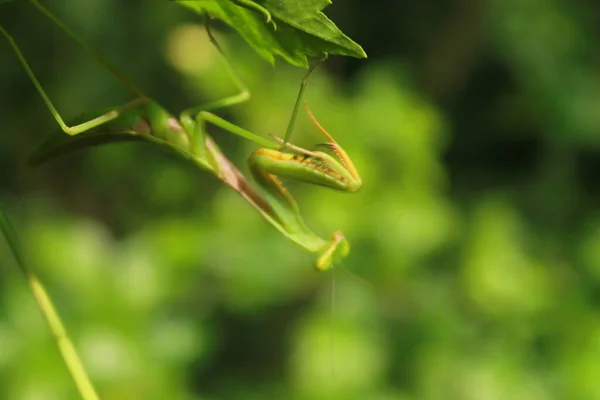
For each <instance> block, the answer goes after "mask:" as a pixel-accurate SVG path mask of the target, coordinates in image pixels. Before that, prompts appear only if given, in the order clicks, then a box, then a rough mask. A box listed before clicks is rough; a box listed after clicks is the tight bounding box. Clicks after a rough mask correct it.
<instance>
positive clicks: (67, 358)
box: [0, 209, 100, 400]
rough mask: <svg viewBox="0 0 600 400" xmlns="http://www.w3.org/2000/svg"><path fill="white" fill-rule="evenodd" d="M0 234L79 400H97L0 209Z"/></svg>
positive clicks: (71, 344)
mask: <svg viewBox="0 0 600 400" xmlns="http://www.w3.org/2000/svg"><path fill="white" fill-rule="evenodd" d="M0 230H1V231H2V233H4V236H5V237H6V241H7V243H8V246H9V247H10V249H11V251H12V253H13V255H14V257H15V259H16V261H17V264H18V265H19V268H20V269H21V272H22V273H23V275H24V276H25V279H26V280H27V283H28V284H29V286H30V287H31V290H32V291H33V295H34V297H35V299H36V301H37V303H38V304H39V306H40V310H41V311H42V314H43V315H44V318H45V319H46V322H47V323H48V326H49V327H50V331H51V332H52V334H53V335H54V338H55V339H56V344H57V346H58V349H59V351H60V354H61V356H62V358H63V361H64V362H65V364H66V366H67V369H68V370H69V373H70V374H71V378H72V379H73V382H75V385H76V386H77V389H78V391H79V394H80V395H81V398H82V399H84V400H99V399H100V398H99V397H98V394H97V393H96V390H95V389H94V386H93V385H92V383H91V381H90V379H89V377H88V375H87V373H86V371H85V368H84V367H83V364H82V363H81V360H80V359H79V355H78V354H77V351H76V350H75V347H74V346H73V343H72V342H71V340H70V339H69V336H68V335H67V331H66V329H65V327H64V325H63V323H62V321H61V319H60V317H59V316H58V313H57V312H56V310H55V308H54V305H53V304H52V300H50V297H49V296H48V293H47V292H46V289H44V286H43V285H42V283H41V282H40V281H39V279H38V278H37V276H35V274H34V273H33V272H32V271H31V270H30V269H29V268H28V267H27V264H26V262H25V258H24V257H23V252H22V251H21V245H20V243H19V239H18V238H17V234H16V233H15V231H14V229H13V228H12V226H11V224H10V221H9V220H8V218H7V217H6V215H5V214H4V212H3V211H2V209H0Z"/></svg>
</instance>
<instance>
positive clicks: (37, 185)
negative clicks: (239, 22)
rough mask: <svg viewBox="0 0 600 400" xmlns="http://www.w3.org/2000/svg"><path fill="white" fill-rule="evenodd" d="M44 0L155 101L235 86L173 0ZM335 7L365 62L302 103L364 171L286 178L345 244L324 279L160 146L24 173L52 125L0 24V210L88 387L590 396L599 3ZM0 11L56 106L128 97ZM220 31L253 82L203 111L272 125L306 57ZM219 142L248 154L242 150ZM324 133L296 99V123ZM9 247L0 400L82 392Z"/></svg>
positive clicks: (338, 64) (19, 18) (526, 399)
mask: <svg viewBox="0 0 600 400" xmlns="http://www.w3.org/2000/svg"><path fill="white" fill-rule="evenodd" d="M46 3H50V2H46ZM51 3H52V4H48V6H49V7H50V8H51V9H52V10H53V11H55V12H56V13H57V14H58V15H59V16H60V18H61V19H63V21H65V23H67V25H68V26H70V27H71V28H72V29H73V30H74V31H76V32H77V33H79V34H80V35H81V37H82V39H84V40H85V41H87V42H89V43H90V44H92V45H93V46H94V47H95V48H96V49H98V50H100V51H101V52H103V53H104V54H106V55H107V57H108V58H109V59H110V60H112V61H114V62H115V63H116V64H117V65H118V66H119V67H120V68H121V69H123V70H124V71H125V72H126V74H127V75H128V76H130V77H131V78H132V80H133V81H134V82H135V83H136V84H138V85H139V86H141V87H142V88H143V89H144V90H145V91H146V92H147V93H148V94H149V95H151V96H152V97H153V98H155V99H156V100H157V101H158V102H159V103H161V104H163V105H164V106H165V107H167V108H168V109H170V110H173V111H175V112H176V111H179V110H182V109H184V108H186V107H189V106H190V105H194V104H199V103H201V102H204V101H208V100H211V99H216V98H220V97H222V96H224V95H227V94H230V93H232V92H233V90H234V88H233V85H232V83H231V82H230V81H229V79H228V77H227V75H226V74H225V71H224V70H223V67H222V65H221V64H219V62H218V59H217V58H216V54H215V52H214V50H213V49H212V48H211V47H210V45H209V44H208V42H207V40H206V37H205V34H204V32H203V29H202V28H201V27H200V26H199V25H197V24H198V23H199V21H200V18H199V17H198V16H197V15H194V14H192V13H190V12H189V11H188V10H186V9H184V8H182V7H179V6H177V5H175V4H173V3H171V2H168V1H146V2H142V1H126V2H125V1H100V0H93V1H62V0H61V1H58V0H57V1H54V2H51ZM326 11H327V14H328V15H329V16H330V17H331V18H332V19H333V20H334V21H335V22H336V23H337V24H338V25H339V26H340V28H341V29H342V30H343V31H344V32H345V33H347V34H348V35H349V36H350V37H352V38H353V39H355V40H356V41H357V42H358V43H360V44H361V45H362V46H363V47H364V48H365V50H366V52H367V54H368V55H369V59H368V60H354V59H349V58H341V57H333V58H331V59H330V60H329V61H328V62H327V64H326V66H325V67H324V68H320V69H319V70H318V71H317V72H316V73H315V75H314V76H313V78H311V81H310V83H309V87H308V90H307V95H306V98H307V99H308V101H309V103H310V104H311V108H312V109H313V111H314V113H315V114H316V116H317V118H319V120H320V122H321V123H322V124H323V125H324V126H325V127H326V128H327V129H328V130H329V131H330V132H332V133H333V135H334V136H335V137H336V138H337V139H338V140H339V142H340V143H341V144H342V145H343V146H344V147H345V148H346V150H347V151H348V153H349V154H350V155H351V156H352V158H353V160H354V161H355V163H356V166H357V168H358V169H359V171H360V172H361V175H362V178H363V181H364V187H363V189H362V190H361V191H360V192H359V193H358V194H356V195H348V194H343V193H336V192H332V191H327V190H325V189H322V188H318V187H312V186H308V185H301V184H296V183H294V182H290V183H289V186H290V188H291V190H292V191H293V193H294V195H295V197H296V198H297V200H298V202H299V205H300V207H301V210H302V212H303V215H304V216H305V218H306V221H307V222H308V223H309V224H310V225H311V226H312V227H314V228H315V230H317V231H318V232H320V233H322V235H323V236H329V235H330V234H331V233H332V232H333V231H335V230H338V229H339V230H342V231H343V232H344V233H345V235H346V236H347V237H348V239H349V240H350V242H351V245H352V253H351V255H350V257H349V258H348V259H347V261H346V262H345V263H344V265H343V268H338V269H337V270H336V271H335V272H334V273H333V274H319V273H317V272H315V271H314V270H313V269H312V262H313V256H312V255H311V254H308V253H306V252H304V251H303V250H302V249H301V248H299V247H297V246H296V245H294V244H293V243H292V242H290V241H288V240H287V239H285V238H284V237H283V236H281V235H280V234H279V233H278V232H277V231H276V230H275V229H273V227H271V226H270V225H269V224H267V223H266V222H265V221H264V220H263V219H262V218H261V217H260V216H259V215H258V214H257V213H256V212H255V211H254V210H253V209H252V208H251V207H250V206H249V205H248V204H247V203H246V202H245V201H243V200H242V199H241V198H240V197H239V196H238V195H237V194H236V193H234V192H233V191H232V190H230V189H228V188H226V187H225V186H223V185H221V184H219V182H218V181H217V180H216V179H214V178H213V177H212V176H211V175H210V174H208V173H207V172H205V171H202V170H198V169H195V168H194V167H193V166H192V165H191V164H189V163H186V162H184V161H182V160H180V159H178V158H177V157H174V156H173V155H172V154H169V153H166V152H163V151H161V150H159V149H157V148H156V147H153V146H148V145H143V144H139V143H134V144H120V145H111V146H106V147H101V148H96V149H92V150H89V151H84V152H81V153H75V154H73V155H70V156H68V157H64V158H62V159H60V160H58V161H56V162H53V163H51V164H48V165H45V166H42V167H38V168H31V167H29V166H27V165H26V163H25V160H26V157H27V156H28V155H29V154H30V153H31V152H32V151H33V149H34V148H35V146H36V145H37V143H38V142H39V141H40V140H41V139H42V137H43V136H44V135H45V134H46V133H48V132H51V131H53V130H55V129H56V124H55V122H54V120H53V119H52V118H51V115H50V113H49V112H48V111H47V109H46V108H45V106H44V105H43V103H42V101H41V99H40V98H39V96H38V94H37V93H36V92H35V90H34V88H33V86H32V84H31V83H30V81H29V80H28V78H27V76H26V74H25V73H24V71H23V70H22V68H21V66H20V64H19V63H18V61H17V59H16V57H15V55H14V54H13V53H12V51H11V49H10V47H9V46H8V45H7V43H5V42H1V41H0V126H1V127H2V128H1V130H2V134H1V135H0V167H1V171H2V173H1V174H0V204H1V205H2V207H3V208H4V209H5V211H7V212H8V213H9V215H10V216H11V217H12V219H13V223H14V224H15V225H16V228H17V229H18V231H19V233H20V235H21V238H22V241H23V243H24V246H25V249H26V252H27V255H28V256H29V257H30V258H31V260H32V262H33V265H35V268H36V270H37V272H38V273H39V275H40V277H41V278H42V280H43V281H44V282H45V283H46V284H47V286H48V288H49V290H50V293H51V295H52V296H53V298H54V299H55V301H56V304H57V307H58V309H59V311H60V312H61V313H62V315H63V317H64V319H65V322H66V324H67V326H68V328H69V330H70V334H71V336H72V338H73V340H74V342H75V344H76V346H77V347H78V349H79V350H80V353H81V356H82V358H83V360H84V362H85V364H86V365H87V367H88V368H89V372H90V374H91V377H92V380H93V381H94V382H95V383H96V385H97V389H98V390H99V392H100V394H101V396H102V397H103V398H104V399H174V400H179V399H186V400H187V399H210V400H212V399H232V400H233V399H248V400H251V399H316V400H319V399H323V400H325V399H334V400H335V399H361V400H391V399H401V400H500V399H514V400H521V399H522V400H546V399H569V400H577V399H582V400H592V399H600V309H599V306H600V284H599V282H600V201H599V200H600V182H599V180H598V179H599V178H598V176H599V174H600V50H599V49H600V47H599V46H598V45H599V43H600V41H599V40H598V39H599V34H600V32H599V29H598V27H599V26H600V10H599V8H598V3H597V1H595V0H572V1H559V0H528V1H522V0H490V1H487V2H484V1H477V0H460V1H441V0H437V1H435V0H427V1H421V2H416V1H395V2H371V3H368V2H364V1H360V0H345V1H342V0H338V1H336V2H335V4H333V5H332V6H330V7H328V8H327V10H326ZM0 24H2V25H3V26H5V28H6V29H7V30H8V31H9V32H11V33H12V34H13V35H14V36H15V39H16V40H17V42H18V43H19V44H20V45H21V47H22V49H23V51H24V52H25V55H26V56H27V58H28V60H29V61H30V63H31V65H32V68H33V69H34V70H35V72H36V74H38V76H39V79H40V81H41V82H42V84H43V86H44V87H45V88H46V89H47V91H48V92H49V95H50V97H51V98H52V99H53V101H54V102H55V104H56V105H57V107H58V109H59V110H60V112H61V113H62V115H63V116H64V117H66V118H71V117H74V116H76V115H78V114H80V113H82V112H84V111H89V110H93V109H95V108H102V107H106V106H111V105H117V104H122V103H124V102H125V101H127V100H128V99H130V98H131V96H130V95H129V94H127V92H126V91H125V89H124V88H123V87H122V86H121V85H120V84H119V83H118V82H117V80H116V79H114V77H112V76H111V75H109V74H108V73H106V72H105V71H104V70H102V68H100V67H99V65H97V64H96V63H95V62H94V61H93V60H92V59H91V58H90V57H89V56H87V55H86V54H85V53H84V52H82V51H81V50H80V49H79V48H78V47H77V46H76V45H75V44H74V43H73V42H72V41H71V40H70V39H69V38H68V37H66V36H65V35H64V34H63V33H62V32H60V31H59V30H58V29H57V28H56V27H55V26H53V25H52V24H51V23H49V21H47V20H46V19H44V18H43V17H41V16H40V15H39V14H38V13H37V12H36V11H35V10H33V9H32V7H31V6H29V5H28V4H26V3H20V4H19V3H10V4H4V5H2V7H1V8H0ZM219 33H220V36H219V37H220V39H221V41H222V42H223V44H224V45H225V47H226V49H227V52H228V53H229V54H230V55H231V59H232V60H233V62H234V64H235V65H236V66H237V67H238V68H239V69H240V72H241V74H242V76H243V77H244V79H245V81H246V82H247V84H248V86H249V87H250V89H251V91H252V94H253V97H252V99H251V101H250V102H248V103H247V104H244V105H240V106H236V107H234V108H231V109H228V110H224V111H223V112H222V113H220V114H221V115H222V116H224V117H226V118H227V119H229V120H231V121H233V122H235V123H237V124H239V125H240V126H243V127H246V128H248V129H250V130H251V131H253V132H256V133H259V134H263V135H266V134H267V133H268V132H275V133H279V134H281V133H282V132H283V131H284V129H285V126H286V123H287V120H288V118H289V113H290V112H291V108H292V105H293V102H294V99H295V96H296V91H297V87H298V84H299V82H300V78H301V76H302V74H303V71H302V70H300V69H296V68H291V67H288V66H286V65H284V64H283V62H279V63H278V65H277V67H276V68H275V69H273V68H272V67H271V66H270V65H268V64H267V63H265V62H264V61H263V60H262V59H259V58H258V57H257V56H256V55H255V54H254V53H253V52H252V51H251V50H250V49H249V48H248V47H247V46H246V45H245V43H243V42H242V41H241V39H240V38H239V37H237V36H236V35H235V34H234V33H232V32H231V30H229V29H219ZM211 135H213V136H214V137H215V139H216V140H217V142H218V143H219V144H220V145H222V148H223V150H224V152H225V154H228V155H230V156H231V159H233V160H235V161H236V163H237V164H238V165H240V166H241V167H242V168H243V170H246V169H245V160H246V158H247V157H248V156H249V155H250V154H251V151H252V150H253V149H255V148H256V146H255V145H253V144H252V143H248V142H246V141H244V140H242V139H240V138H237V137H233V136H231V135H228V134H225V133H223V132H219V131H218V130H211ZM319 140H320V138H319V136H318V133H317V132H316V130H315V129H314V128H313V127H312V126H311V125H310V123H309V122H308V120H307V118H306V117H305V116H301V118H299V123H298V126H297V129H296V131H295V134H294V136H293V141H294V142H295V143H297V144H300V145H303V146H309V147H310V146H312V145H313V144H314V143H316V142H317V141H319ZM0 263H1V267H0V398H1V399H10V400H12V399H15V400H51V399H71V398H73V399H74V398H77V393H76V391H75V389H74V386H73V383H72V382H71V381H70V378H69V376H68V374H67V372H66V369H65V368H64V366H63V364H62V361H61V359H60V357H59V355H58V352H57V350H56V347H55V345H54V342H53V339H52V337H51V335H50V333H49V331H48V329H47V328H46V326H45V323H44V321H43V319H42V317H41V315H40V312H39V310H38V308H37V306H36V304H35V302H34V300H33V298H32V295H31V293H30V291H29V289H28V287H27V286H26V283H25V281H24V279H23V278H22V276H21V275H20V274H19V272H18V269H17V267H16V264H15V263H14V261H13V260H12V257H11V256H10V253H9V251H8V248H7V247H6V245H5V244H4V242H3V241H0ZM348 271H349V272H351V273H347V272H348ZM353 274H354V276H353ZM332 277H335V303H334V311H333V313H332V311H331V310H332V303H331V298H332V296H331V294H332V293H331V291H332ZM359 277H360V278H359Z"/></svg>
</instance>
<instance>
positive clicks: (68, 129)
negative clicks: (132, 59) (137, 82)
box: [0, 0, 148, 136]
mask: <svg viewBox="0 0 600 400" xmlns="http://www.w3.org/2000/svg"><path fill="white" fill-rule="evenodd" d="M30 1H31V3H32V4H33V5H34V6H35V7H36V8H38V10H40V11H41V12H42V13H43V14H44V15H45V16H46V17H48V18H49V19H50V20H51V21H52V22H54V23H55V24H56V25H57V26H58V27H59V28H60V29H61V30H63V31H64V32H66V33H67V35H68V36H70V37H71V38H72V39H74V40H75V41H76V42H77V43H78V44H79V45H80V46H82V47H83V48H84V50H86V52H88V53H90V54H92V55H93V56H94V58H96V59H97V60H98V61H99V62H100V63H101V64H102V65H103V66H104V67H106V68H108V69H109V70H110V71H111V72H112V73H114V74H116V75H117V77H118V78H119V79H120V80H121V81H122V82H124V83H126V84H127V86H128V87H129V88H130V89H131V90H132V91H134V93H136V94H137V95H138V97H137V98H136V99H134V100H132V101H130V102H128V103H126V104H125V105H123V106H121V107H116V108H115V109H113V110H111V111H109V112H107V113H104V114H102V115H100V116H98V117H95V118H92V119H90V120H88V121H84V122H82V123H80V124H77V125H73V126H69V125H67V124H66V123H65V121H64V119H63V118H62V116H61V115H60V113H59V112H58V111H57V109H56V107H55V106H54V104H53V103H52V101H51V100H50V98H49V97H48V95H47V94H46V92H45V90H44V89H43V88H42V85H41V84H40V82H39V81H38V79H37V77H36V76H35V74H34V72H33V70H32V69H31V67H30V66H29V63H28V62H27V60H26V59H25V56H24V55H23V53H22V52H21V49H20V48H19V46H18V45H17V43H16V42H15V40H14V38H13V37H12V35H10V34H9V33H8V32H7V31H6V30H5V29H4V28H3V27H2V26H0V34H2V36H4V37H5V38H6V40H7V42H8V44H9V45H10V47H11V48H12V49H13V51H14V52H15V54H16V56H17V58H18V59H19V62H20V63H21V65H22V66H23V69H24V70H25V72H26V73H27V75H28V76H29V79H30V80H31V82H32V83H33V85H34V86H35V88H36V90H37V91H38V93H39V94H40V96H41V97H42V100H43V101H44V103H45V104H46V106H47V107H48V109H49V110H50V113H51V114H52V116H53V117H54V119H55V120H56V122H57V123H58V125H59V126H60V128H61V129H62V130H63V132H65V133H66V134H68V135H71V136H73V135H77V134H78V133H82V132H85V131H87V130H90V129H92V128H95V127H97V126H100V125H102V124H105V123H107V122H110V121H112V120H114V119H115V118H117V117H118V116H120V115H121V114H123V113H124V112H126V111H128V110H131V109H136V108H139V107H141V106H143V105H145V104H147V103H148V100H147V99H146V98H145V97H144V96H143V95H142V94H141V92H140V91H139V90H138V89H136V88H135V87H134V86H133V85H132V84H131V83H130V82H129V81H127V80H126V79H125V78H124V76H123V75H121V74H120V73H118V71H116V69H115V68H114V67H112V66H111V65H110V64H109V63H108V61H106V60H105V59H104V58H103V57H102V56H101V55H99V54H98V53H96V52H94V51H93V50H92V49H91V48H89V47H88V46H87V45H86V44H85V43H84V42H82V41H81V40H80V39H79V38H78V37H77V36H76V35H75V34H74V33H73V32H71V30H69V29H68V28H67V27H66V26H65V25H64V24H63V23H62V22H61V21H60V20H59V19H58V18H56V17H55V16H54V15H53V14H52V13H51V12H50V11H49V10H48V9H46V8H45V7H44V6H42V5H41V4H40V3H39V2H38V1H37V0H30Z"/></svg>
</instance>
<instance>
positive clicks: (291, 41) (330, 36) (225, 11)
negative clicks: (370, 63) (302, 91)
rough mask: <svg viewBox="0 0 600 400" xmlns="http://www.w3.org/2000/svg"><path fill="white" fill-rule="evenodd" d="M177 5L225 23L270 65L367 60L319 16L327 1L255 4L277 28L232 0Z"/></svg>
mask: <svg viewBox="0 0 600 400" xmlns="http://www.w3.org/2000/svg"><path fill="white" fill-rule="evenodd" d="M248 1H249V2H251V1H250V0H248ZM178 3H179V4H181V5H182V6H184V7H188V8H190V9H192V10H194V11H197V12H199V13H208V14H209V15H210V16H212V17H213V18H218V19H220V20H222V21H224V22H225V23H227V24H228V25H229V26H231V27H232V28H234V29H235V30H236V31H237V32H238V33H239V34H240V35H241V36H242V37H243V38H244V40H246V41H247V42H248V44H250V45H251V46H252V47H253V48H254V50H255V51H256V52H257V53H258V54H260V55H261V57H263V58H265V59H266V60H268V61H269V62H270V63H272V64H274V63H275V56H280V57H282V58H283V59H284V60H285V61H287V62H289V63H290V64H292V65H297V66H300V67H308V59H307V56H313V57H321V56H322V55H323V54H337V55H345V56H351V57H358V58H366V57H367V55H366V53H365V52H364V50H363V49H362V47H360V46H359V45H358V44H357V43H355V42H354V41H353V40H352V39H350V38H349V37H347V36H346V35H344V34H343V33H342V31H340V30H339V29H338V27H337V26H336V25H335V24H334V23H333V22H332V21H331V20H330V19H329V18H327V16H325V14H323V13H322V12H321V10H322V9H323V8H325V7H326V6H327V5H328V4H331V1H329V0H301V1H297V0H286V1H273V0H265V1H262V2H257V3H259V4H261V5H262V6H264V8H265V9H266V10H268V12H269V13H270V14H271V15H272V17H273V21H276V26H275V25H274V24H269V23H265V17H264V15H262V14H260V13H259V12H257V11H256V9H253V8H250V7H243V6H242V5H240V4H239V3H238V2H235V1H232V0H202V1H189V0H183V1H178ZM251 3H253V2H251Z"/></svg>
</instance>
